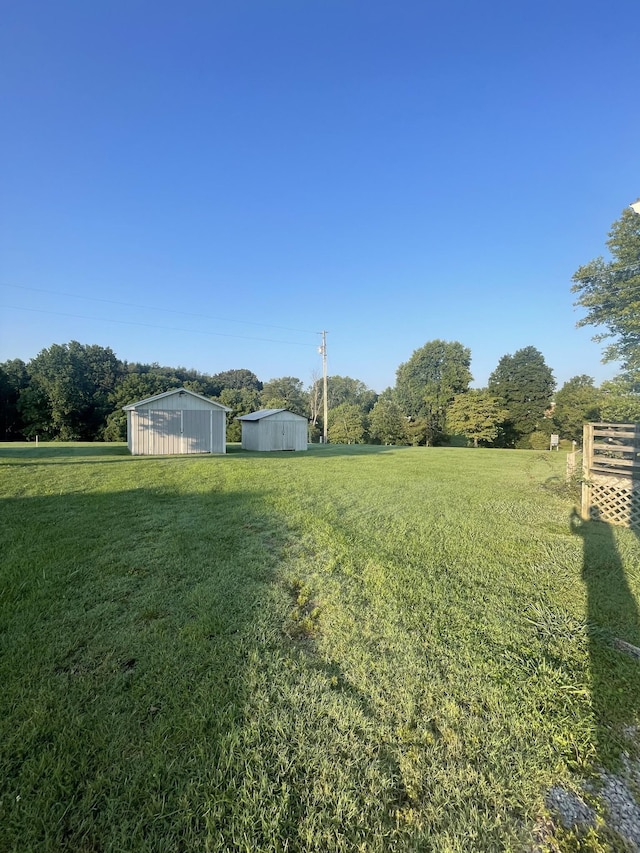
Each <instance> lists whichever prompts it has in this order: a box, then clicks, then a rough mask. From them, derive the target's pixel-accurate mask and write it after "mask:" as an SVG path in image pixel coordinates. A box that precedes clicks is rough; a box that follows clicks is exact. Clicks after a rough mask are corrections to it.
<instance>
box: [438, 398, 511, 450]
mask: <svg viewBox="0 0 640 853" xmlns="http://www.w3.org/2000/svg"><path fill="white" fill-rule="evenodd" d="M508 416H509V412H508V411H507V409H505V408H503V407H502V406H501V403H500V400H499V399H498V398H497V397H494V396H492V395H491V394H490V393H489V392H488V391H487V390H486V389H482V390H480V389H472V390H470V391H467V392H466V393H465V394H456V396H455V397H454V398H453V402H452V403H451V405H450V406H449V409H448V410H447V428H448V430H449V432H450V433H451V434H453V435H463V436H464V437H465V438H466V439H467V440H468V441H471V442H472V443H473V446H474V447H478V446H479V444H480V443H481V442H482V443H483V444H493V442H494V441H495V440H496V438H497V437H498V435H499V433H500V427H501V424H502V423H503V422H504V421H505V420H506V419H507V417H508Z"/></svg>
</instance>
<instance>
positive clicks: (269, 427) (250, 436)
mask: <svg viewBox="0 0 640 853" xmlns="http://www.w3.org/2000/svg"><path fill="white" fill-rule="evenodd" d="M237 420H239V421H240V423H241V424H242V448H243V450H306V449H307V427H308V421H307V419H306V418H304V417H303V416H302V415H296V413H295V412H290V411H288V409H262V410H261V411H259V412H251V414H249V415H242V416H241V417H239V418H237Z"/></svg>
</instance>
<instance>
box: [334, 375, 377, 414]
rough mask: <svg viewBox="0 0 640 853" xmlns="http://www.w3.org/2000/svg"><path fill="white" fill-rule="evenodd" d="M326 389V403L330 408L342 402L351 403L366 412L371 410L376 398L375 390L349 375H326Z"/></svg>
mask: <svg viewBox="0 0 640 853" xmlns="http://www.w3.org/2000/svg"><path fill="white" fill-rule="evenodd" d="M327 390H328V393H327V404H328V407H329V408H330V409H335V408H336V406H341V405H342V404H343V403H352V404H353V405H355V406H360V408H361V409H362V411H363V412H365V413H367V412H370V411H371V409H372V408H373V406H374V404H375V402H376V399H377V394H376V392H375V391H372V390H371V388H367V386H366V385H365V384H364V382H361V381H360V380H359V379H352V378H351V376H328V377H327Z"/></svg>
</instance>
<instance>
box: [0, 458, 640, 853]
mask: <svg viewBox="0 0 640 853" xmlns="http://www.w3.org/2000/svg"><path fill="white" fill-rule="evenodd" d="M234 451H235V452H231V453H229V454H228V455H227V456H226V457H176V458H159V459H152V458H144V459H142V458H136V459H134V458H131V457H129V456H128V455H127V453H126V448H124V447H122V446H118V445H68V446H67V445H40V447H39V448H37V449H36V448H33V446H25V447H17V446H15V445H4V446H2V448H0V494H1V495H2V516H3V525H2V533H1V534H0V536H1V537H2V542H1V543H0V544H1V545H2V554H3V555H4V556H3V561H2V569H1V572H2V576H1V580H2V594H1V597H0V619H1V624H2V661H1V663H0V678H1V679H2V684H3V686H4V690H3V691H2V694H1V696H0V738H1V740H0V743H1V746H0V757H1V762H2V763H1V767H0V772H1V781H0V785H1V786H2V787H1V788H0V849H7V850H16V851H18V850H20V851H23V850H51V851H53V850H60V849H69V850H87V851H88V850H100V851H122V850H136V851H137V850H149V851H158V850H167V851H169V850H171V851H175V850H233V851H235V850H247V851H249V850H251V851H255V850H264V851H272V850H310V851H313V850H318V851H333V850H344V851H352V850H367V851H369V850H414V849H415V850H421V849H425V850H442V851H445V850H446V851H452V850H460V851H463V850H464V851H468V850H508V849H513V850H519V849H523V845H526V843H527V840H528V839H530V836H531V830H532V827H533V825H534V823H535V821H536V819H537V817H538V816H539V815H540V813H541V811H542V808H543V806H542V803H543V796H544V793H545V791H546V790H547V789H548V787H549V786H550V785H551V784H554V783H557V782H563V781H564V782H566V781H567V780H570V779H571V778H572V775H574V774H576V773H585V772H589V770H590V768H592V767H593V766H595V764H596V763H597V762H599V761H614V760H615V757H616V755H617V754H618V753H619V751H620V749H621V748H622V747H624V748H628V744H626V742H625V741H624V735H623V728H624V726H625V725H628V724H630V723H632V722H634V720H637V713H638V707H639V699H640V696H639V692H638V679H637V663H635V662H634V661H632V660H631V659H628V658H626V657H625V656H624V655H621V654H620V653H618V652H613V651H612V650H611V648H610V645H609V640H610V638H611V637H612V636H614V635H622V636H623V638H624V639H626V640H628V641H629V642H636V643H637V642H640V636H639V635H638V624H637V620H636V619H635V618H634V612H635V611H634V607H635V602H636V601H637V596H638V592H639V591H640V577H638V566H640V548H639V545H638V540H637V538H636V536H635V535H634V534H633V533H632V532H631V531H626V530H619V529H617V530H613V531H612V530H611V529H610V528H608V527H607V526H604V525H601V527H602V528H604V531H605V532H604V533H602V534H601V535H597V533H595V532H589V536H588V537H587V536H586V535H585V532H584V530H583V531H582V532H581V535H577V534H578V532H579V531H577V528H576V524H575V521H574V523H573V528H572V520H571V515H572V508H573V496H572V495H571V494H570V492H569V491H568V490H567V489H566V488H565V486H564V485H563V464H564V459H563V456H562V454H558V453H555V454H550V453H537V452H529V451H522V452H518V451H516V452H505V451H502V452H500V451H467V450H463V449H454V448H451V449H448V448H442V449H424V448H416V449H412V448H402V449H391V448H362V447H357V448H354V447H344V448H339V447H331V446H329V447H324V448H314V449H313V450H312V451H310V452H309V453H306V454H269V455H261V454H246V453H241V452H238V451H237V449H235V448H234ZM589 530H591V529H589ZM605 534H606V535H605ZM587 550H588V551H589V554H590V559H591V560H592V562H593V560H594V559H595V562H597V563H598V565H601V566H602V567H603V572H605V573H606V572H607V567H609V568H608V571H609V575H606V574H605V575H604V577H605V578H606V577H607V576H608V577H611V576H612V573H615V571H616V570H618V569H620V568H621V569H622V571H623V574H624V579H625V584H626V586H625V584H623V583H622V582H619V583H617V586H616V585H614V588H612V589H607V585H606V583H604V584H600V586H598V583H599V581H594V580H593V579H589V578H587V579H585V577H584V555H585V551H587ZM594 555H595V557H594ZM596 558H597V559H596ZM618 575H619V572H618ZM596 593H597V594H596ZM592 624H596V625H597V628H598V632H599V633H598V632H596V631H594V630H592V629H591V628H590V626H591V625H592ZM598 638H599V639H598ZM598 644H599V645H598Z"/></svg>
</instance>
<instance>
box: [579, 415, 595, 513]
mask: <svg viewBox="0 0 640 853" xmlns="http://www.w3.org/2000/svg"><path fill="white" fill-rule="evenodd" d="M592 456H593V424H585V425H584V427H583V430H582V507H581V510H582V518H583V519H584V520H585V521H588V520H589V519H590V517H591V485H590V480H589V472H590V469H591V459H592Z"/></svg>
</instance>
